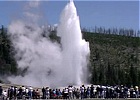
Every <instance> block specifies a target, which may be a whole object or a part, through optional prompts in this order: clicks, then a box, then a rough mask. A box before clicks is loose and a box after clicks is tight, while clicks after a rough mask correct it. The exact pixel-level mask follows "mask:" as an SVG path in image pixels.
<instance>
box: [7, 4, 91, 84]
mask: <svg viewBox="0 0 140 100" xmlns="http://www.w3.org/2000/svg"><path fill="white" fill-rule="evenodd" d="M39 5H40V3H39V1H36V2H35V1H32V2H29V3H28V4H27V5H26V7H27V8H28V9H27V10H26V11H25V12H23V15H24V16H25V17H24V19H17V20H13V21H12V22H11V24H10V25H9V26H8V33H9V35H10V37H11V41H12V43H13V47H14V50H15V52H16V53H15V59H16V61H17V64H18V67H19V68H20V69H25V68H27V72H26V73H25V74H24V75H19V76H11V77H9V78H8V80H9V81H10V82H11V83H14V84H23V85H29V86H37V87H41V86H50V87H57V86H67V85H81V84H83V83H85V82H86V75H87V73H88V72H87V64H88V59H87V58H88V55H89V52H90V51H89V44H88V42H86V41H85V40H83V39H82V33H81V29H80V21H79V17H78V16H77V11H76V7H75V5H74V2H73V1H70V2H69V3H68V4H67V5H66V6H65V8H64V9H63V11H62V14H61V16H60V21H59V23H58V30H57V35H58V36H60V37H61V43H58V42H54V41H51V39H50V38H49V34H51V33H49V31H47V28H46V27H47V26H46V27H44V25H40V24H39V20H40V18H41V16H40V15H38V13H36V12H32V9H35V8H38V7H39ZM44 30H46V31H45V32H44ZM42 34H45V36H44V35H42ZM84 73H85V74H84Z"/></svg>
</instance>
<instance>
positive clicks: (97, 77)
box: [83, 32, 140, 85]
mask: <svg viewBox="0 0 140 100" xmlns="http://www.w3.org/2000/svg"><path fill="white" fill-rule="evenodd" d="M83 38H85V39H86V41H89V44H90V52H91V54H90V66H89V69H90V72H91V76H90V80H91V83H94V84H105V85H107V84H109V85H115V84H124V85H138V84H140V80H139V79H140V38H139V37H131V36H122V35H114V34H99V33H90V32H83Z"/></svg>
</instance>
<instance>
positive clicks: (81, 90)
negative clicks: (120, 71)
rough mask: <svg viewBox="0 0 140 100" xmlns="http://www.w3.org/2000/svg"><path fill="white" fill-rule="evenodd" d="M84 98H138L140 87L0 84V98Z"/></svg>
mask: <svg viewBox="0 0 140 100" xmlns="http://www.w3.org/2000/svg"><path fill="white" fill-rule="evenodd" d="M23 98H24V99H85V98H105V99H108V98H140V88H139V87H138V86H131V87H130V88H128V87H126V86H123V85H117V86H101V85H90V86H85V85H82V86H80V87H74V86H68V87H66V88H61V89H51V88H49V87H43V88H33V87H31V86H29V87H26V86H21V87H16V86H10V87H9V88H7V89H4V88H3V87H2V86H0V100H7V99H8V100H13V99H23Z"/></svg>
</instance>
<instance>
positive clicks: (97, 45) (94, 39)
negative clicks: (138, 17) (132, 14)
mask: <svg viewBox="0 0 140 100" xmlns="http://www.w3.org/2000/svg"><path fill="white" fill-rule="evenodd" d="M109 32H110V31H109ZM82 33H83V38H84V39H86V41H89V44H90V59H89V60H90V64H89V66H88V68H89V80H90V82H91V83H93V84H103V85H107V84H108V85H115V84H124V85H138V84H140V38H139V37H134V36H128V35H127V36H123V35H116V34H105V33H103V32H101V33H99V32H98V33H97V32H88V31H83V32H82ZM50 38H51V39H52V41H55V40H57V41H58V42H59V41H60V38H58V37H57V36H56V33H55V32H54V31H53V32H51V34H50ZM21 73H22V71H21V70H20V69H18V67H17V63H16V61H15V59H14V49H13V48H12V43H11V41H10V39H9V36H8V35H7V31H6V29H5V28H4V27H2V28H0V76H5V75H12V74H14V75H17V74H21ZM0 80H1V79H0Z"/></svg>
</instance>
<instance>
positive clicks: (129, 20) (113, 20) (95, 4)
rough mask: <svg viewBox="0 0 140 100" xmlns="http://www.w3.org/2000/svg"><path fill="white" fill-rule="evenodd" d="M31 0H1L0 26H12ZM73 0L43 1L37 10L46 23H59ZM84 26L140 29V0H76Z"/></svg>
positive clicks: (42, 21) (43, 22) (82, 25)
mask: <svg viewBox="0 0 140 100" xmlns="http://www.w3.org/2000/svg"><path fill="white" fill-rule="evenodd" d="M27 2H28V1H2V0H1V1H0V25H4V26H6V27H7V26H8V25H9V24H10V22H11V21H13V20H16V19H20V18H22V16H23V12H24V11H25V10H27V8H26V7H27V6H26V5H27ZM68 2H69V0H65V1H58V0H47V1H40V6H39V8H38V9H37V10H36V9H34V10H35V11H36V12H38V14H40V15H41V16H42V17H41V20H40V22H41V23H42V24H45V25H48V24H51V25H53V24H58V23H59V18H60V14H61V12H62V10H63V8H64V7H65V5H66V4H67V3H68ZM74 3H75V6H76V8H77V12H78V15H79V18H80V23H81V27H85V28H90V29H92V28H94V27H95V26H97V27H105V28H126V29H134V30H139V29H140V25H139V24H140V20H139V16H140V11H139V9H140V7H139V5H140V2H139V1H138V0H133V1H132V0H128V1H126V0H123V1H117V0H114V1H113V0H110V1H106V0H99V1H94V0H89V1H85V0H77V1H76V0H75V1H74Z"/></svg>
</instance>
